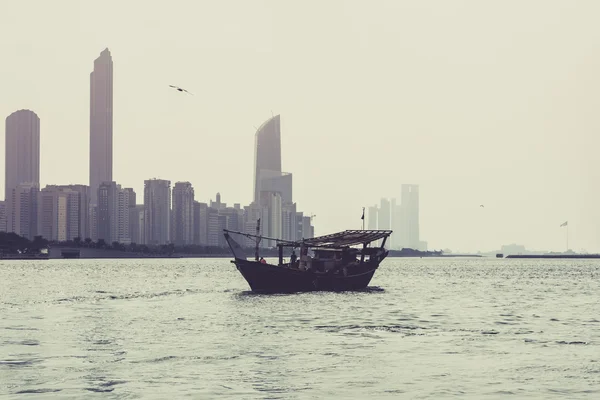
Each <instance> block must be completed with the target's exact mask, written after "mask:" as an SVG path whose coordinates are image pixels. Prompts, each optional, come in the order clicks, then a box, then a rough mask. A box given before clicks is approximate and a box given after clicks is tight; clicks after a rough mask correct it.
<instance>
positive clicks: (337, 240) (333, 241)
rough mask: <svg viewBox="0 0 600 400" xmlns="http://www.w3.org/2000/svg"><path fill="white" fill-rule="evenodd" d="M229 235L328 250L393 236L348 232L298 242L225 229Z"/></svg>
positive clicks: (373, 231)
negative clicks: (233, 234)
mask: <svg viewBox="0 0 600 400" xmlns="http://www.w3.org/2000/svg"><path fill="white" fill-rule="evenodd" d="M224 231H225V232H227V233H237V234H240V235H243V236H246V237H254V238H262V239H268V240H274V241H276V242H277V246H282V247H301V246H306V247H326V248H341V247H349V246H355V245H358V244H362V245H365V244H368V243H371V242H374V241H376V240H379V239H384V238H387V237H388V236H390V235H391V234H392V231H391V230H355V231H352V230H348V231H343V232H338V233H332V234H330V235H324V236H318V237H314V238H310V239H302V240H297V241H288V240H281V239H274V238H268V237H265V236H257V235H251V234H247V233H242V232H235V231H229V230H226V229H224Z"/></svg>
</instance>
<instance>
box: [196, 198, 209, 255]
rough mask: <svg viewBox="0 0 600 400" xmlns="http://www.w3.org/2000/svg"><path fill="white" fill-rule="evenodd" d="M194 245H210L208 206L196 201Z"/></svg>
mask: <svg viewBox="0 0 600 400" xmlns="http://www.w3.org/2000/svg"><path fill="white" fill-rule="evenodd" d="M194 244H197V245H202V246H206V245H208V204H206V203H200V202H197V201H194Z"/></svg>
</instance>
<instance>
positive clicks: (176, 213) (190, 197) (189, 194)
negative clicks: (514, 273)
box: [172, 182, 194, 246]
mask: <svg viewBox="0 0 600 400" xmlns="http://www.w3.org/2000/svg"><path fill="white" fill-rule="evenodd" d="M172 221H173V226H172V242H173V243H175V244H176V245H179V246H182V245H189V244H193V243H194V188H193V187H192V184H191V183H190V182H176V183H175V186H174V187H173V210H172Z"/></svg>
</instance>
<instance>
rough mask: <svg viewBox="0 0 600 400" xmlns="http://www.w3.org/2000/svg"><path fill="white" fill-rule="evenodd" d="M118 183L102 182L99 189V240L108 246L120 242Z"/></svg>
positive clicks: (97, 196)
mask: <svg viewBox="0 0 600 400" xmlns="http://www.w3.org/2000/svg"><path fill="white" fill-rule="evenodd" d="M120 188H121V187H120V186H119V185H117V183H116V182H102V183H100V186H99V188H98V194H97V195H96V198H97V199H98V208H97V210H98V233H97V237H98V240H104V242H106V243H107V244H111V243H112V242H117V241H118V240H117V239H118V236H119V233H118V229H119V226H118V223H117V215H118V204H119V203H118V202H119V197H118V195H119V193H118V192H119V189H120Z"/></svg>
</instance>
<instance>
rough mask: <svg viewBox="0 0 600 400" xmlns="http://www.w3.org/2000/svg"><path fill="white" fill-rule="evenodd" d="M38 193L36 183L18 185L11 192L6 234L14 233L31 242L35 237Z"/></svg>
mask: <svg viewBox="0 0 600 400" xmlns="http://www.w3.org/2000/svg"><path fill="white" fill-rule="evenodd" d="M38 192H39V185H38V184H37V183H20V184H18V185H17V186H16V187H15V188H14V189H13V190H12V193H11V195H10V202H9V204H10V205H11V208H12V209H11V210H10V213H9V215H8V223H7V225H8V232H14V233H16V234H17V235H20V236H23V237H26V238H27V239H29V240H33V238H34V237H35V236H36V235H37V215H38V213H37V211H38V207H37V202H38Z"/></svg>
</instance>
